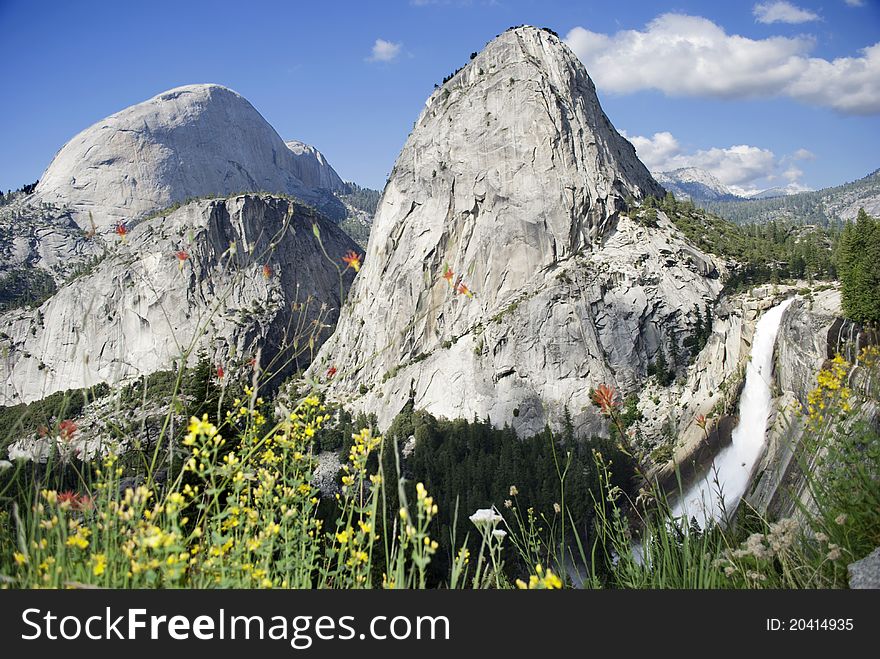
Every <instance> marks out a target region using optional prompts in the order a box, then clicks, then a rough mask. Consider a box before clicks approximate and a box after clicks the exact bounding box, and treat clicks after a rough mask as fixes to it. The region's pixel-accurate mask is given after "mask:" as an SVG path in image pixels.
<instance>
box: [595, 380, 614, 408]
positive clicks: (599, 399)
mask: <svg viewBox="0 0 880 659" xmlns="http://www.w3.org/2000/svg"><path fill="white" fill-rule="evenodd" d="M616 397H617V392H616V391H615V390H614V387H609V386H608V385H607V384H600V385H599V386H598V387H596V389H595V391H593V403H595V404H596V405H597V406H598V407H599V410H600V411H601V412H602V414H606V415H609V414H611V413H612V412H613V411H614V408H615V407H617V406H618V405H619V402H618V401H616V400H615V398H616Z"/></svg>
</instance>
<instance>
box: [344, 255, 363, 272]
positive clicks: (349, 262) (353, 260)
mask: <svg viewBox="0 0 880 659" xmlns="http://www.w3.org/2000/svg"><path fill="white" fill-rule="evenodd" d="M342 262H343V263H345V267H346V269H348V268H353V269H354V271H355V272H360V271H361V255H360V254H358V253H357V252H355V251H353V250H348V253H347V254H346V255H345V256H343V257H342Z"/></svg>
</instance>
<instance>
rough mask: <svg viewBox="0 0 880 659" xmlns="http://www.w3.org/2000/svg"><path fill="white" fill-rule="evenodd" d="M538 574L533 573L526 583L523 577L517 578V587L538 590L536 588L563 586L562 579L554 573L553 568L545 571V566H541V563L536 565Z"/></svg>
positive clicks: (547, 588)
mask: <svg viewBox="0 0 880 659" xmlns="http://www.w3.org/2000/svg"><path fill="white" fill-rule="evenodd" d="M535 572H536V574H533V575H531V576H530V577H529V582H528V583H526V582H525V581H523V580H522V579H517V580H516V587H517V588H519V589H521V590H526V589H528V590H536V589H546V590H555V589H559V588H562V579H560V578H559V577H557V576H556V575H555V574H553V571H552V570H547V571H546V572H545V571H544V568H543V567H541V564H540V563H539V564H538V565H536V566H535Z"/></svg>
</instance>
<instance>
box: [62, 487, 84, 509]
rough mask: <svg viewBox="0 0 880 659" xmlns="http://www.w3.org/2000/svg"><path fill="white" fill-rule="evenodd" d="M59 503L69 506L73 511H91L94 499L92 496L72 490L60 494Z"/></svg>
mask: <svg viewBox="0 0 880 659" xmlns="http://www.w3.org/2000/svg"><path fill="white" fill-rule="evenodd" d="M58 503H59V504H68V505H69V506H70V507H71V508H72V509H73V510H91V508H92V498H91V497H90V496H88V495H85V494H79V493H77V492H73V491H71V490H68V491H67V492H59V493H58Z"/></svg>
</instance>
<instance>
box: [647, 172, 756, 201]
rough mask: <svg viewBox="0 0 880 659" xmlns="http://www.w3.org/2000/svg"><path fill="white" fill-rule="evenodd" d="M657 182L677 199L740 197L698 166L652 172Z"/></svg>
mask: <svg viewBox="0 0 880 659" xmlns="http://www.w3.org/2000/svg"><path fill="white" fill-rule="evenodd" d="M652 174H653V175H654V178H655V179H656V180H657V182H658V183H659V184H660V185H662V186H663V187H664V188H666V190H667V191H669V192H671V193H672V194H673V195H675V197H676V198H677V199H692V200H694V201H697V200H712V201H721V200H728V199H729V200H733V199H741V197H738V196H737V195H735V194H734V193H733V192H732V191H731V190H730V188H728V187H727V186H726V185H724V184H723V183H722V182H721V181H719V180H718V179H717V178H716V177H715V175H713V174H712V173H711V172H708V171H706V170H705V169H701V168H699V167H681V168H679V169H673V170H670V171H667V172H652Z"/></svg>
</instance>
